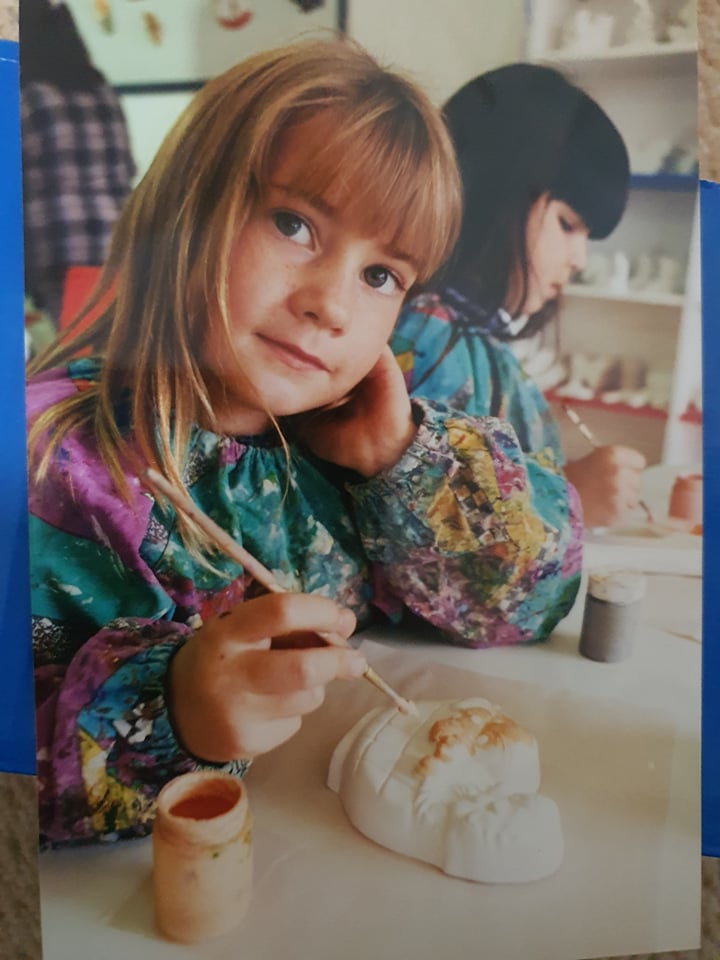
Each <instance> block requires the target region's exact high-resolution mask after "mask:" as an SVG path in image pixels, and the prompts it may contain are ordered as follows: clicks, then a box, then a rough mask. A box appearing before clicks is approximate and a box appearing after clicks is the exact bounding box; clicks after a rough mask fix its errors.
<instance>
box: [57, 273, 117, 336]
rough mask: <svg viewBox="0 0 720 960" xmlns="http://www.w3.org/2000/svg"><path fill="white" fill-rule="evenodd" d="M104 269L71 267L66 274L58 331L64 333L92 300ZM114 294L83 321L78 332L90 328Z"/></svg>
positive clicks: (109, 295)
mask: <svg viewBox="0 0 720 960" xmlns="http://www.w3.org/2000/svg"><path fill="white" fill-rule="evenodd" d="M101 272H102V267H69V268H68V271H67V273H66V274H65V283H64V285H63V299H62V307H61V309H60V316H59V318H58V330H59V331H60V332H62V331H63V330H65V329H67V327H69V326H70V324H71V323H72V321H73V320H74V319H75V317H76V316H77V315H78V313H79V312H80V311H81V310H82V308H83V307H84V306H85V304H86V303H87V301H88V300H89V299H90V294H91V293H92V291H93V289H94V287H95V284H96V283H97V281H98V280H99V279H100V274H101ZM111 296H112V293H108V295H107V296H106V297H103V299H102V300H101V301H100V303H99V304H98V305H97V307H95V309H94V310H92V311H91V312H90V313H89V314H88V315H87V317H85V319H84V320H83V322H82V324H81V325H80V327H79V328H78V331H77V332H80V331H81V330H84V329H85V328H86V327H88V326H89V325H90V324H91V323H92V322H93V320H95V319H96V318H97V317H98V316H99V315H100V314H101V313H102V311H103V310H104V309H105V307H106V306H107V304H108V303H109V301H110V299H111Z"/></svg>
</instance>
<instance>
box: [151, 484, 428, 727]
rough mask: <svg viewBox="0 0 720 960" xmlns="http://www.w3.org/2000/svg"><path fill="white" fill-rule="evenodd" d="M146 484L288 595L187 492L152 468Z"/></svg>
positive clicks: (401, 703)
mask: <svg viewBox="0 0 720 960" xmlns="http://www.w3.org/2000/svg"><path fill="white" fill-rule="evenodd" d="M143 482H144V483H145V485H146V486H147V487H149V488H150V490H152V492H153V493H154V494H156V495H157V494H160V495H161V496H163V497H165V498H166V499H167V500H169V501H170V503H171V504H172V505H173V506H174V507H175V509H176V510H179V511H181V512H182V513H184V514H185V516H187V517H189V518H190V519H191V520H192V521H194V523H196V524H197V525H198V527H200V529H201V530H202V531H203V532H204V533H206V534H207V536H208V538H209V539H210V540H211V541H212V542H213V543H214V544H215V546H216V547H217V548H218V550H220V551H221V552H222V553H224V554H225V556H226V557H229V558H230V559H231V560H234V561H235V562H236V563H239V564H240V566H242V567H243V568H244V569H245V570H247V572H248V573H249V574H250V575H251V576H252V577H253V578H254V579H255V580H257V582H258V583H259V584H262V586H263V587H265V589H266V590H269V591H270V592H271V593H287V590H286V589H285V588H284V587H283V586H281V585H280V584H279V583H278V582H277V580H276V579H275V577H274V576H273V575H272V573H271V572H270V571H269V570H268V569H267V567H264V566H263V565H262V564H261V563H260V561H259V560H256V559H255V557H253V556H252V554H250V553H248V552H247V550H245V549H244V548H243V547H241V546H240V544H239V543H236V542H235V540H233V538H232V537H231V536H230V535H229V534H227V533H226V532H225V531H224V530H223V529H222V527H219V526H218V525H217V524H216V523H215V521H214V520H212V519H211V518H210V517H208V515H207V514H206V513H203V511H202V510H200V508H199V507H197V506H196V505H195V504H194V503H193V501H192V500H191V499H190V497H189V496H188V495H187V494H186V493H185V491H184V490H179V489H178V488H177V487H174V486H173V485H172V484H171V483H169V482H168V481H167V480H166V479H165V477H163V476H162V475H161V474H159V473H158V472H157V471H156V470H153V469H151V468H148V469H147V470H145V472H144V474H143ZM363 676H364V677H365V678H366V679H367V680H369V681H370V683H371V684H372V685H373V686H374V687H376V688H377V689H378V690H380V691H382V693H384V694H386V696H388V697H390V699H391V700H393V701H394V703H395V705H396V706H397V708H398V710H400V712H401V713H408V714H413V715H415V714H417V707H416V706H415V704H414V703H413V702H412V700H406V699H405V697H401V696H400V694H399V693H397V692H396V691H395V690H393V688H392V687H391V686H390V684H389V683H386V682H385V680H383V678H382V677H381V676H380V675H379V674H377V673H376V672H375V671H374V670H373V668H372V667H371V666H370V665H368V666H367V667H366V669H365V672H364V673H363Z"/></svg>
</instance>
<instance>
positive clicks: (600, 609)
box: [580, 570, 645, 663]
mask: <svg viewBox="0 0 720 960" xmlns="http://www.w3.org/2000/svg"><path fill="white" fill-rule="evenodd" d="M644 595H645V577H644V576H643V575H642V574H641V573H637V572H636V571H633V570H607V571H602V572H598V573H591V574H590V575H589V577H588V588H587V595H586V597H585V612H584V614H583V623H582V630H581V631H580V653H581V654H582V655H583V656H584V657H588V659H590V660H598V661H601V662H603V663H616V662H618V661H619V660H625V659H627V658H628V657H629V656H630V654H631V653H632V650H633V645H634V642H635V630H636V628H637V624H638V620H639V619H640V610H641V607H642V599H643V597H644Z"/></svg>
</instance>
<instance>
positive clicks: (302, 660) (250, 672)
mask: <svg viewBox="0 0 720 960" xmlns="http://www.w3.org/2000/svg"><path fill="white" fill-rule="evenodd" d="M238 668H239V669H242V672H243V678H244V682H243V685H244V686H245V688H246V689H247V690H249V691H251V692H252V693H255V694H261V695H279V696H287V695H288V694H293V693H297V692H299V691H310V690H313V689H314V688H316V687H324V686H325V685H326V684H328V683H330V681H331V680H335V679H336V678H337V677H344V678H345V679H350V678H353V677H360V676H362V674H363V672H364V671H365V670H366V669H367V661H366V660H365V658H364V657H363V656H362V654H360V653H357V651H355V650H352V649H350V648H347V649H343V648H340V647H313V648H310V649H302V650H298V649H285V650H263V651H260V650H258V651H254V650H249V651H247V652H246V653H244V654H243V655H242V657H241V658H239V659H238Z"/></svg>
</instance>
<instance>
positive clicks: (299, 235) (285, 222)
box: [272, 210, 310, 243]
mask: <svg viewBox="0 0 720 960" xmlns="http://www.w3.org/2000/svg"><path fill="white" fill-rule="evenodd" d="M272 218H273V223H274V224H275V226H276V227H277V228H278V230H279V231H280V233H281V234H282V235H283V236H284V237H288V238H289V239H290V240H297V241H298V242H299V243H306V242H307V241H309V240H310V228H309V227H308V225H307V224H306V223H305V221H304V220H303V218H302V217H299V216H298V215H297V214H296V213H290V211H289V210H276V211H275V212H274V213H273V215H272Z"/></svg>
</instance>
